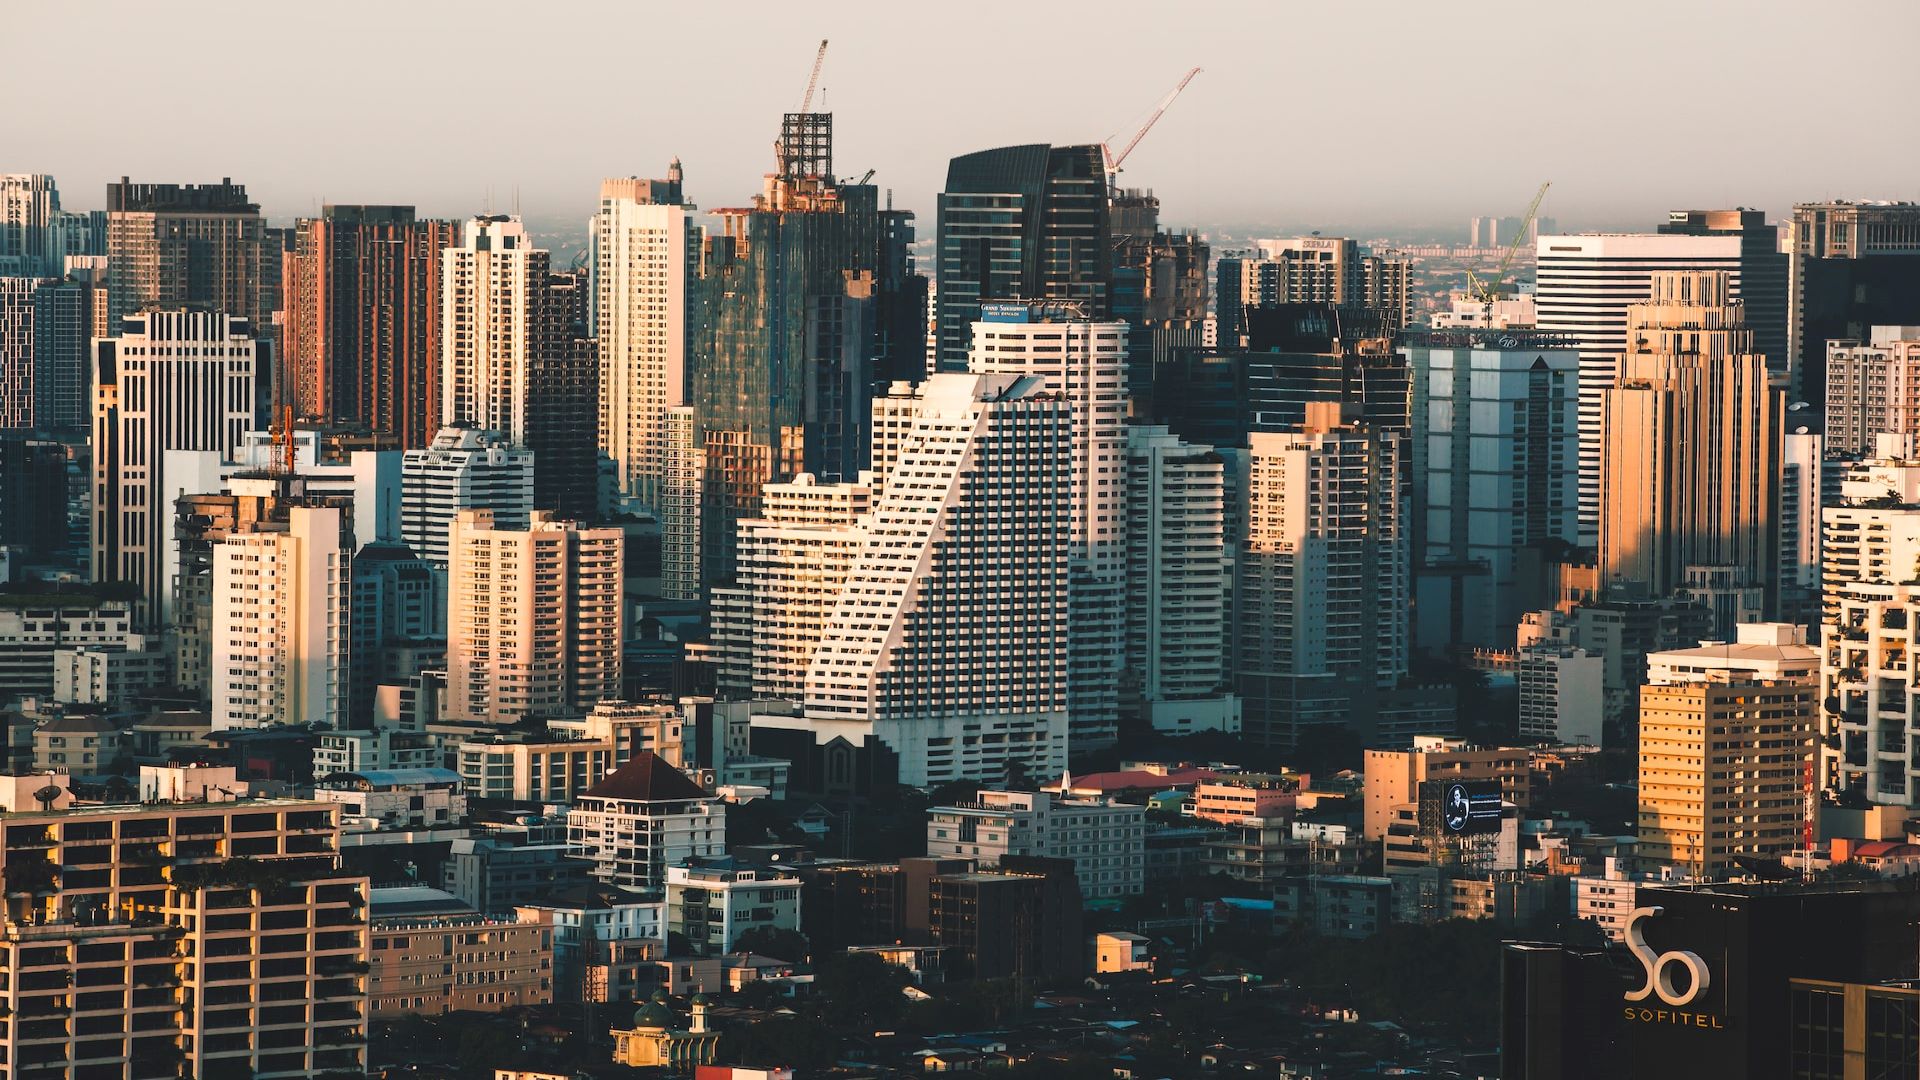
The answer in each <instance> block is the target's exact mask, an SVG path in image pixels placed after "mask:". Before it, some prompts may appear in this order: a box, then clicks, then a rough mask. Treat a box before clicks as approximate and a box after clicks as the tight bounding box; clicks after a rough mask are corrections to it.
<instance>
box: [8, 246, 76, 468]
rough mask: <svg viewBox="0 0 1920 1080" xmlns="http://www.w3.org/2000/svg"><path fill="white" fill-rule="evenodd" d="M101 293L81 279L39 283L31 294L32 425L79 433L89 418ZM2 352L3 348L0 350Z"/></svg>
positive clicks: (71, 276) (69, 277) (73, 276)
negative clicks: (95, 313)
mask: <svg viewBox="0 0 1920 1080" xmlns="http://www.w3.org/2000/svg"><path fill="white" fill-rule="evenodd" d="M99 293H100V290H99V289H97V288H95V287H94V285H93V284H92V282H91V281H90V280H89V279H88V278H87V277H85V276H78V275H70V276H68V277H66V278H63V279H58V280H49V281H43V282H41V283H40V287H39V288H37V289H35V290H34V291H33V413H34V425H33V426H35V427H39V428H43V429H45V430H48V431H54V432H62V433H70V434H78V433H83V432H85V431H86V430H87V428H88V425H89V424H90V423H91V421H92V417H93V400H92V390H93V379H92V377H91V376H90V375H89V374H88V371H87V369H88V368H89V367H90V366H91V364H90V360H91V358H92V355H93V338H94V337H95V336H96V335H95V334H94V327H93V310H94V306H95V302H96V294H99ZM0 348H4V346H0Z"/></svg>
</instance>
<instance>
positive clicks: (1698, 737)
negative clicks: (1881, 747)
mask: <svg viewBox="0 0 1920 1080" xmlns="http://www.w3.org/2000/svg"><path fill="white" fill-rule="evenodd" d="M1819 662H1820V661H1819V653H1818V652H1817V651H1816V650H1815V649H1813V648H1811V647H1809V646H1808V645H1807V644H1806V631H1805V630H1804V629H1803V628H1801V627H1798V626H1793V625H1790V624H1786V623H1751V624H1747V625H1744V626H1741V627H1740V628H1739V638H1738V640H1737V641H1736V642H1734V643H1732V644H1717V643H1715V644H1708V645H1704V646H1702V647H1700V648H1698V649H1681V650H1677V651H1674V652H1663V653H1653V654H1652V655H1650V656H1648V657H1647V667H1648V670H1647V684H1646V685H1645V686H1643V687H1642V688H1641V690H1640V786H1639V801H1640V807H1639V834H1640V848H1639V856H1640V858H1641V859H1642V860H1643V861H1644V862H1645V863H1646V864H1647V865H1651V866H1663V865H1664V866H1678V867H1680V868H1682V869H1684V870H1686V871H1687V872H1688V873H1690V874H1692V875H1694V876H1695V877H1697V878H1702V879H1712V878H1717V877H1721V876H1724V875H1726V874H1727V873H1729V872H1731V871H1735V870H1736V864H1735V862H1734V860H1735V859H1738V858H1750V859H1758V860H1761V861H1763V862H1775V861H1777V860H1778V859H1779V858H1780V856H1782V855H1784V854H1786V853H1787V852H1789V851H1791V850H1793V849H1794V848H1795V847H1797V846H1799V844H1800V842H1801V833H1802V831H1803V829H1804V828H1805V827H1806V815H1807V811H1808V803H1807V798H1808V793H1807V787H1806V782H1807V770H1808V769H1809V768H1810V767H1811V763H1812V760H1813V751H1814V730H1815V727H1816V712H1817V710H1818V708H1819V704H1818V700H1817V697H1816V695H1817V694H1818V693H1819V691H1820V684H1819V679H1818V678H1817V677H1816V674H1815V672H1816V671H1817V670H1818V666H1819Z"/></svg>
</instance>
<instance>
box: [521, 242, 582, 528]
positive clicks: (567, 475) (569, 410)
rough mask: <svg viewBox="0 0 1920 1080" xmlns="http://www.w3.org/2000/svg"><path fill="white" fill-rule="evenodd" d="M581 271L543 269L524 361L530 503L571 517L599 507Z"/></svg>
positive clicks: (577, 519)
mask: <svg viewBox="0 0 1920 1080" xmlns="http://www.w3.org/2000/svg"><path fill="white" fill-rule="evenodd" d="M588 291H589V285H588V280H587V275H585V274H581V273H561V274H549V275H547V280H546V290H545V295H544V296H542V298H541V304H542V313H541V319H540V325H539V326H538V327H537V330H536V347H535V348H534V350H533V351H532V353H531V354H530V355H529V357H528V362H527V402H528V404H527V429H526V431H525V433H524V434H523V436H522V438H523V440H524V445H525V446H526V448H527V449H528V450H531V451H533V505H534V506H535V507H537V508H539V509H541V510H551V511H553V512H554V513H555V514H557V515H559V516H560V517H564V518H571V519H573V520H575V521H593V520H595V519H597V518H598V516H599V512H600V440H599V437H598V432H597V430H596V428H595V426H594V425H592V424H583V423H581V422H580V418H581V417H583V416H596V415H598V414H599V412H600V381H601V380H600V347H599V343H598V342H596V341H594V340H593V338H592V336H591V335H589V334H588V333H587V307H588V305H587V299H588Z"/></svg>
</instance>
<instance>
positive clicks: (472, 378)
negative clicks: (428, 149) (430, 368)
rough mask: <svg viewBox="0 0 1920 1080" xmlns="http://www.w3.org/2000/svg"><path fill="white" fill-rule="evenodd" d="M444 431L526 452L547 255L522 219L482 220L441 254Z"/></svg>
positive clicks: (464, 228) (468, 227)
mask: <svg viewBox="0 0 1920 1080" xmlns="http://www.w3.org/2000/svg"><path fill="white" fill-rule="evenodd" d="M440 258H441V266H440V328H441V337H440V423H441V425H442V426H445V425H448V424H453V423H456V422H464V423H468V424H472V425H473V426H475V427H479V428H485V429H487V430H490V431H498V432H502V433H503V434H505V435H506V436H507V438H509V439H511V440H513V441H514V442H515V443H517V444H520V445H523V446H524V445H525V439H526V431H527V411H528V402H529V398H528V394H527V370H528V367H529V364H530V361H531V358H532V355H533V353H534V352H535V351H536V350H537V349H539V348H540V346H541V344H542V342H541V334H540V330H541V326H540V321H541V318H542V316H543V314H544V313H543V311H542V307H543V300H544V296H543V294H544V292H545V290H546V282H547V253H546V252H545V251H541V250H539V249H538V248H535V247H534V246H533V244H532V241H531V239H530V238H529V237H528V236H527V232H526V229H525V228H524V227H523V226H522V225H521V224H520V219H519V218H517V217H508V216H494V217H477V218H473V219H472V220H470V221H467V222H465V223H464V224H463V225H462V226H461V235H460V244H459V245H458V246H457V247H449V248H447V249H446V250H445V251H443V252H441V255H440Z"/></svg>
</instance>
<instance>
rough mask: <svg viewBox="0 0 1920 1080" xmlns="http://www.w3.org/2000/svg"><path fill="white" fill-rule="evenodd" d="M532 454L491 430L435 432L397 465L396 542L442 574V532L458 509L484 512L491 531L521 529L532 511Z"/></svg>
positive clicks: (444, 538)
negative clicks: (492, 527) (429, 441)
mask: <svg viewBox="0 0 1920 1080" xmlns="http://www.w3.org/2000/svg"><path fill="white" fill-rule="evenodd" d="M533 467H534V461H533V454H532V453H531V452H529V451H526V450H521V449H517V448H515V447H514V446H513V445H512V444H511V443H510V442H509V441H508V439H507V437H506V436H505V435H502V434H501V433H500V432H497V431H481V430H478V429H477V428H473V427H469V426H462V425H455V426H453V427H445V428H441V429H440V432H439V433H438V434H436V435H435V436H434V437H433V443H432V445H430V446H428V447H427V448H426V449H424V450H409V451H407V454H406V457H405V459H404V460H403V461H402V463H401V466H400V539H401V540H402V541H403V542H404V543H405V544H406V545H407V546H408V547H410V548H412V549H413V551H414V554H416V555H418V556H420V557H421V558H423V559H425V560H427V561H428V562H430V563H432V564H433V565H434V566H435V567H436V568H437V569H439V570H440V571H442V572H444V571H445V570H446V568H447V550H448V546H447V545H448V540H447V534H448V531H449V530H450V529H451V527H452V525H453V519H454V518H455V517H457V516H458V515H459V513H460V511H462V510H486V511H490V512H491V513H492V514H493V520H494V522H495V524H496V526H497V527H499V528H502V529H517V528H524V527H525V526H526V523H527V515H528V514H529V513H531V512H532V510H533Z"/></svg>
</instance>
